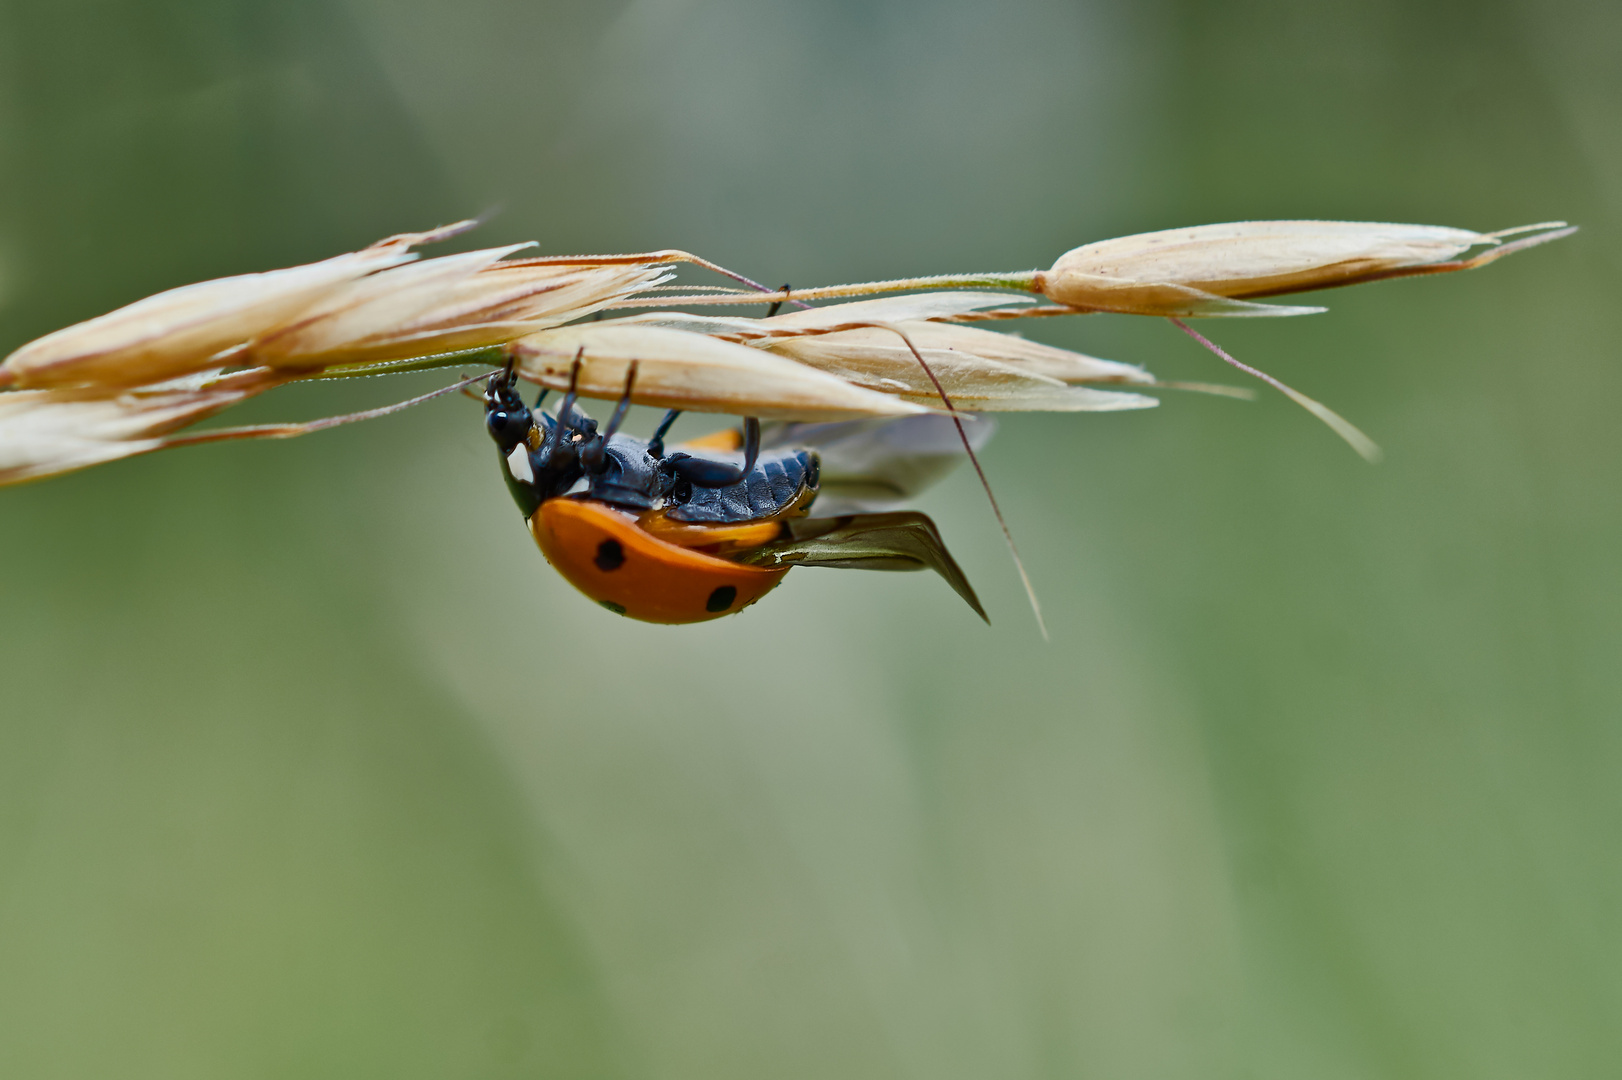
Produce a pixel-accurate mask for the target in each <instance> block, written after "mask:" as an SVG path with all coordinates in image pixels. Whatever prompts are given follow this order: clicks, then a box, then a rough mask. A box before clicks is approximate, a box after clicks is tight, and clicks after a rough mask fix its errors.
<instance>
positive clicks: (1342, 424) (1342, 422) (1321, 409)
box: [1168, 315, 1382, 463]
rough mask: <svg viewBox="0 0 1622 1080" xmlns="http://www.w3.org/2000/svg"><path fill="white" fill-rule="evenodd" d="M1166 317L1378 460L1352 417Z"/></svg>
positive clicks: (1374, 446)
mask: <svg viewBox="0 0 1622 1080" xmlns="http://www.w3.org/2000/svg"><path fill="white" fill-rule="evenodd" d="M1168 318H1170V319H1171V322H1172V325H1173V326H1175V327H1177V329H1179V330H1181V331H1182V332H1183V333H1185V334H1187V335H1188V336H1189V337H1191V338H1193V339H1194V340H1195V341H1197V342H1199V343H1200V344H1201V345H1204V346H1205V347H1206V348H1207V349H1210V350H1211V352H1213V353H1215V354H1216V356H1217V358H1218V359H1220V360H1222V361H1224V362H1226V363H1229V364H1232V365H1233V366H1234V367H1236V368H1238V369H1239V370H1240V371H1243V372H1244V373H1245V374H1246V375H1253V376H1255V377H1256V378H1258V379H1260V380H1261V381H1262V382H1264V383H1266V384H1267V385H1268V386H1271V387H1272V388H1273V389H1275V390H1278V391H1279V392H1281V393H1283V394H1284V395H1285V396H1286V397H1288V398H1289V399H1290V400H1291V401H1293V402H1295V403H1296V404H1297V405H1299V406H1301V407H1302V408H1303V409H1305V410H1307V412H1309V413H1311V414H1312V415H1313V416H1316V417H1317V418H1318V419H1319V420H1322V421H1323V422H1324V423H1325V424H1328V425H1329V430H1331V431H1333V432H1334V433H1335V434H1336V435H1339V436H1340V437H1341V438H1343V439H1345V440H1346V442H1347V443H1348V444H1349V445H1350V446H1351V448H1352V449H1353V450H1356V451H1357V452H1358V453H1359V454H1361V455H1362V456H1363V460H1364V461H1368V462H1371V463H1377V462H1378V461H1379V460H1380V458H1381V456H1382V455H1381V452H1380V447H1379V445H1378V444H1376V443H1375V441H1374V440H1373V439H1371V438H1369V437H1368V436H1367V435H1365V434H1363V433H1362V432H1361V431H1359V430H1357V428H1356V427H1355V426H1354V425H1353V424H1352V423H1351V421H1349V420H1347V419H1346V418H1345V417H1343V416H1341V415H1340V414H1339V413H1337V412H1335V410H1333V409H1331V408H1330V407H1329V406H1327V405H1325V404H1323V403H1322V402H1319V401H1314V400H1313V399H1312V398H1309V397H1307V395H1305V394H1303V393H1301V391H1299V390H1296V389H1293V388H1292V387H1289V386H1286V385H1284V384H1283V383H1282V382H1280V381H1279V380H1277V379H1275V378H1273V376H1271V375H1269V374H1267V372H1265V371H1259V370H1257V369H1256V368H1253V367H1251V366H1250V365H1249V364H1241V363H1240V362H1239V361H1237V360H1235V359H1234V358H1233V357H1232V356H1229V355H1228V353H1227V351H1226V350H1225V349H1223V348H1222V346H1220V345H1218V344H1217V343H1216V342H1214V341H1212V340H1211V339H1210V338H1208V337H1206V336H1205V335H1204V334H1202V333H1200V332H1199V331H1198V330H1196V329H1194V328H1193V327H1192V326H1190V325H1188V324H1187V323H1185V322H1184V321H1183V320H1182V319H1179V318H1177V317H1176V316H1175V315H1173V316H1168Z"/></svg>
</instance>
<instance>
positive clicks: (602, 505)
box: [484, 358, 989, 623]
mask: <svg viewBox="0 0 1622 1080" xmlns="http://www.w3.org/2000/svg"><path fill="white" fill-rule="evenodd" d="M579 372H580V360H579V358H576V360H575V363H574V366H573V368H572V369H571V372H570V379H569V390H568V392H567V393H566V394H565V396H564V398H563V401H562V403H561V404H560V405H559V407H558V409H557V413H556V415H555V416H548V415H547V414H546V413H544V412H542V411H541V404H542V402H543V401H544V400H545V398H546V394H547V391H545V390H542V391H541V395H540V397H539V398H538V399H537V400H536V402H535V404H534V406H533V407H532V406H528V405H526V404H525V403H524V401H523V399H522V398H521V397H520V396H519V394H518V390H517V375H516V373H515V372H514V370H513V368H512V366H511V365H509V366H508V367H507V368H505V369H504V370H502V371H499V372H497V373H495V374H493V375H492V376H491V377H490V379H489V381H488V383H487V384H486V387H485V394H484V403H485V413H484V421H485V430H486V431H487V432H488V433H489V435H490V437H491V439H493V440H494V441H495V444H496V449H497V452H498V453H499V455H500V459H501V475H502V479H503V480H505V481H506V484H507V489H508V491H509V492H511V494H512V497H513V500H514V502H516V503H517V504H518V509H519V512H520V513H522V514H523V516H524V519H525V521H526V522H527V523H528V525H529V530H530V534H531V535H532V536H533V537H534V538H535V543H536V545H537V546H538V547H539V548H540V549H541V554H542V555H544V556H546V560H547V561H548V562H549V563H551V564H552V566H553V567H554V568H555V569H556V570H557V571H558V572H559V573H560V574H562V575H563V577H564V578H565V579H566V580H567V581H568V582H569V583H570V584H571V585H573V586H574V587H575V588H577V589H579V590H580V591H581V592H583V593H585V594H586V596H588V597H590V598H591V599H592V600H595V601H596V602H597V603H598V604H601V605H602V606H603V607H605V608H607V609H609V610H610V611H613V612H615V613H616V614H619V615H624V616H627V617H629V618H633V619H640V620H642V621H644V622H653V623H694V622H705V621H707V620H710V619H718V618H720V617H722V616H723V615H731V614H734V613H736V612H739V611H742V610H743V609H744V608H746V607H748V606H749V605H750V604H753V603H754V602H755V601H757V600H759V599H760V598H761V597H762V596H765V595H766V594H767V593H768V592H770V591H771V590H772V589H774V588H776V587H777V585H778V583H779V582H781V581H782V580H783V577H784V575H786V574H787V573H788V571H789V570H790V569H791V568H792V567H794V566H803V565H812V566H835V567H846V568H861V569H874V570H921V569H925V568H929V569H933V570H935V571H936V572H938V573H939V574H940V575H941V576H942V577H943V578H944V579H945V580H946V581H947V583H948V584H950V585H951V586H952V588H953V589H954V590H955V591H956V592H957V593H958V595H960V596H962V597H963V599H964V600H965V601H966V602H967V603H968V604H969V606H970V607H972V608H973V609H974V610H975V612H976V613H977V614H979V615H980V617H981V618H982V619H985V618H986V614H985V611H984V609H983V608H982V607H981V606H980V601H979V599H978V598H977V597H976V596H975V594H974V590H973V588H971V587H970V586H969V583H968V580H967V579H966V578H965V577H964V576H963V572H962V570H961V569H960V568H959V567H958V565H957V563H956V562H955V561H954V560H953V559H952V557H951V555H950V554H949V553H948V552H947V550H946V546H945V544H944V543H943V542H942V541H941V538H940V534H939V532H938V530H937V529H936V528H935V525H934V522H932V521H930V519H929V518H928V517H926V516H925V515H923V514H920V513H915V512H903V513H867V514H846V515H841V516H838V517H825V518H813V517H810V516H809V512H810V509H811V506H812V503H813V502H814V501H815V500H816V498H817V495H818V492H819V489H820V484H821V479H822V464H821V458H820V456H819V455H818V453H817V451H816V450H815V449H813V448H811V447H808V446H795V445H788V446H776V447H771V448H767V449H765V450H763V449H762V438H761V425H760V421H759V420H758V419H756V418H754V417H749V418H746V419H745V420H744V422H743V426H742V430H741V431H733V432H722V433H720V435H719V436H718V437H710V438H707V439H704V440H699V441H697V442H694V443H688V444H686V446H687V448H686V449H679V450H675V451H673V452H667V450H666V448H665V445H664V440H665V436H666V435H667V434H668V433H669V431H670V428H671V425H672V424H674V423H675V421H676V418H677V417H678V416H679V415H681V414H680V410H676V409H672V410H670V411H669V412H668V413H666V415H665V417H664V419H663V420H662V421H661V422H660V424H659V426H658V429H657V430H656V431H655V432H654V434H653V437H652V438H651V439H648V440H642V439H637V438H634V437H632V436H629V435H623V434H621V433H620V431H619V427H620V424H621V422H622V421H623V420H624V419H625V414H626V412H627V411H628V410H629V408H630V405H631V388H632V385H633V383H634V382H635V379H636V364H635V363H634V362H633V363H632V364H631V365H630V370H629V372H628V374H627V378H626V382H625V392H624V394H623V396H621V398H620V400H619V402H618V404H617V405H616V406H615V408H614V412H613V414H612V415H611V416H610V418H609V420H608V423H607V425H606V426H604V427H603V428H601V429H599V428H598V426H597V422H596V421H595V420H593V419H591V418H590V417H588V416H586V415H585V414H584V413H583V412H581V411H580V410H579V409H578V408H577V407H576V399H577V395H576V391H575V387H576V384H577V381H578V378H579ZM820 426H821V427H824V428H830V427H831V428H841V427H845V426H847V425H820ZM740 448H741V450H742V460H741V461H719V460H714V459H713V458H710V457H701V456H697V455H695V454H693V453H691V452H689V451H692V450H702V451H722V452H725V451H736V450H738V449H740ZM733 456H736V455H735V454H734V455H733ZM987 621H989V620H987Z"/></svg>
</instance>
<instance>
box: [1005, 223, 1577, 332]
mask: <svg viewBox="0 0 1622 1080" xmlns="http://www.w3.org/2000/svg"><path fill="white" fill-rule="evenodd" d="M1534 231H1536V232H1537V235H1532V236H1526V237H1523V238H1522V239H1520V240H1517V241H1514V242H1512V243H1507V244H1506V243H1504V242H1503V241H1504V238H1505V237H1508V236H1511V235H1515V234H1518V233H1528V232H1534ZM1573 231H1574V230H1572V229H1569V228H1566V227H1565V223H1564V222H1559V221H1555V222H1545V223H1543V224H1540V225H1524V226H1521V227H1519V228H1515V229H1504V230H1501V231H1499V232H1495V233H1478V232H1471V231H1470V230H1468V229H1450V228H1446V227H1443V226H1440V225H1394V224H1384V223H1379V222H1363V221H1240V222H1233V223H1230V224H1225V225H1200V226H1196V227H1194V228H1189V229H1168V230H1165V231H1164V232H1154V233H1142V234H1139V235H1136V236H1123V237H1120V238H1118V239H1115V240H1101V241H1099V242H1097V243H1094V244H1087V245H1084V246H1082V247H1079V248H1075V249H1074V250H1072V251H1068V252H1066V253H1065V254H1063V255H1061V256H1060V257H1059V259H1058V261H1057V262H1055V263H1054V264H1053V267H1052V268H1051V269H1050V270H1047V271H1045V272H1041V273H1038V274H1037V275H1036V281H1035V285H1036V288H1037V290H1038V291H1040V292H1042V293H1043V294H1044V295H1046V296H1047V297H1048V298H1049V299H1052V300H1055V301H1057V302H1058V303H1061V304H1067V305H1069V306H1071V307H1074V308H1080V309H1083V310H1087V311H1113V312H1120V313H1123V314H1130V315H1168V316H1190V315H1302V314H1308V313H1311V312H1316V311H1322V310H1323V309H1322V308H1307V307H1288V306H1283V305H1276V304H1257V303H1251V302H1248V301H1251V300H1253V299H1255V298H1258V297H1267V296H1279V295H1283V294H1285V293H1294V292H1306V291H1308V290H1312V289H1325V288H1331V287H1334V286H1340V285H1355V284H1357V283H1359V282H1364V281H1378V280H1381V279H1382V278H1389V277H1403V276H1408V275H1412V274H1428V273H1445V272H1448V271H1452V270H1468V269H1471V268H1473V267H1477V266H1484V265H1486V264H1487V263H1489V262H1492V261H1494V260H1496V259H1499V258H1502V257H1503V256H1505V255H1507V254H1510V253H1511V252H1514V251H1520V250H1522V249H1524V248H1528V247H1532V246H1535V245H1537V244H1542V243H1546V242H1548V241H1550V240H1555V239H1558V238H1560V237H1562V236H1567V235H1570V233H1571V232H1573ZM1475 247H1485V248H1486V250H1485V251H1483V252H1482V253H1481V254H1479V255H1477V256H1475V257H1474V258H1469V259H1459V258H1457V257H1458V256H1460V255H1462V254H1464V253H1465V252H1466V251H1469V250H1470V249H1471V248H1475Z"/></svg>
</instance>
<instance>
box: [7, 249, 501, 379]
mask: <svg viewBox="0 0 1622 1080" xmlns="http://www.w3.org/2000/svg"><path fill="white" fill-rule="evenodd" d="M473 224H474V223H473V222H470V221H464V222H458V223H457V224H455V225H447V226H445V227H443V228H440V229H434V230H432V231H429V232H420V233H402V234H400V235H398V236H391V237H388V238H387V239H384V240H380V241H378V242H377V243H376V244H373V245H372V246H371V247H369V248H365V249H363V250H361V251H356V252H351V253H349V254H345V255H338V256H336V257H334V258H331V259H325V260H323V261H321V262H317V263H309V264H307V265H304V266H294V267H289V268H287V269H285V270H271V271H267V272H265V273H258V274H242V275H238V276H236V277H228V278H218V279H216V280H213V281H204V282H199V283H197V284H195V285H186V286H182V287H181V288H178V289H170V290H169V291H167V292H161V293H158V294H157V295H156V296H149V297H147V298H146V299H144V300H138V301H136V302H135V303H133V304H129V305H127V306H125V307H122V308H119V309H118V310H117V311H113V312H109V313H108V314H106V315H101V316H98V317H97V318H94V319H90V320H87V321H85V322H82V323H77V324H75V325H73V326H69V327H66V328H65V329H62V330H58V331H56V332H55V333H51V334H47V335H46V336H44V337H42V338H38V339H36V340H34V341H31V342H29V343H28V344H26V345H24V346H22V347H21V348H19V349H17V350H16V351H15V352H13V353H12V354H11V355H10V356H8V357H7V358H6V359H5V361H4V363H3V364H0V387H4V386H15V387H17V388H19V389H35V388H50V387H73V386H78V387H103V388H124V387H136V386H146V385H150V384H153V383H159V382H164V381H167V380H169V379H173V378H176V377H180V376H184V375H188V374H192V373H195V372H200V371H207V370H209V369H211V368H217V367H220V366H221V364H222V362H223V361H221V360H219V359H216V357H218V355H219V354H220V353H222V352H224V351H226V350H229V349H231V348H233V347H235V346H238V345H240V344H242V343H243V342H245V341H249V340H252V339H253V338H256V337H259V336H261V335H263V334H265V333H266V332H267V331H270V330H273V329H275V328H276V327H278V326H282V325H285V324H286V323H287V322H288V321H289V320H292V319H295V318H296V317H297V316H298V315H299V313H300V312H302V311H304V310H305V309H307V308H308V307H310V306H311V305H312V304H313V303H315V302H316V301H317V300H318V299H319V298H320V297H321V296H323V295H324V294H326V293H327V292H329V291H330V290H331V289H333V288H335V287H337V286H341V285H343V284H344V283H345V282H349V281H352V280H354V279H356V278H361V277H364V276H366V275H368V274H373V273H376V272H377V271H380V270H384V269H387V268H389V267H395V266H399V265H400V264H402V263H406V262H410V261H412V260H414V259H416V258H417V256H416V255H415V254H413V253H412V252H411V251H410V250H409V249H410V248H411V247H413V246H415V245H418V244H424V243H429V242H432V241H435V240H441V239H444V238H446V237H448V236H453V235H455V234H456V233H458V232H462V231H464V230H466V229H468V228H471V227H472V225H473Z"/></svg>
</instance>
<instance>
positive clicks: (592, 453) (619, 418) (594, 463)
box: [580, 360, 637, 473]
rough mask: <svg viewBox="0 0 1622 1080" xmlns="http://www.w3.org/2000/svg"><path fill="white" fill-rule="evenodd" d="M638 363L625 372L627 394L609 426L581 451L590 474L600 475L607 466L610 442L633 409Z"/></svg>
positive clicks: (581, 457) (581, 461)
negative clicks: (633, 393) (632, 393)
mask: <svg viewBox="0 0 1622 1080" xmlns="http://www.w3.org/2000/svg"><path fill="white" fill-rule="evenodd" d="M636 367H637V362H636V361H635V360H632V361H631V366H630V367H629V368H628V369H627V370H626V372H625V393H623V394H621V395H620V400H619V404H618V405H615V406H614V414H613V415H612V416H610V417H609V418H608V426H607V427H605V428H603V430H602V433H601V434H600V435H594V436H592V437H591V439H590V441H588V442H587V443H586V445H585V446H584V447H582V448H581V450H580V464H582V465H584V466H585V467H586V471H587V472H589V473H600V472H602V471H603V466H604V465H605V464H607V457H606V455H605V454H604V450H605V448H606V447H607V446H608V440H609V439H612V438H613V437H614V433H615V432H617V431H618V430H619V429H620V424H621V423H622V422H623V421H624V420H625V414H626V412H627V411H629V409H630V408H631V387H632V386H634V385H635V384H636Z"/></svg>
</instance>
